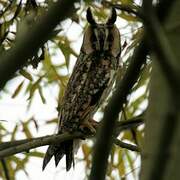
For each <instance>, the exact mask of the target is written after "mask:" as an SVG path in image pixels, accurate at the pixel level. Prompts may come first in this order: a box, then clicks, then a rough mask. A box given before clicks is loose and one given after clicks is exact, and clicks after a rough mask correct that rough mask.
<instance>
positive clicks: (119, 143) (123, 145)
mask: <svg viewBox="0 0 180 180" xmlns="http://www.w3.org/2000/svg"><path fill="white" fill-rule="evenodd" d="M114 143H115V144H116V145H117V146H119V147H121V148H125V149H128V150H131V151H136V152H140V149H139V147H138V146H136V145H132V144H129V143H125V142H123V141H120V140H119V139H114Z"/></svg>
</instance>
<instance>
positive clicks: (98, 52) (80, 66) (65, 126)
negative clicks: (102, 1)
mask: <svg viewBox="0 0 180 180" xmlns="http://www.w3.org/2000/svg"><path fill="white" fill-rule="evenodd" d="M87 20H88V22H89V23H90V25H89V27H88V28H87V30H86V32H85V35H84V39H83V44H82V47H81V52H80V55H79V57H78V59H77V62H76V65H75V67H74V70H73V73H72V75H71V77H70V79H69V82H68V85H67V88H66V91H65V95H64V97H63V99H62V103H61V109H60V115H59V127H58V133H59V134H61V133H64V132H74V131H77V130H79V129H81V128H82V127H83V126H84V127H86V128H88V129H89V130H90V131H93V130H94V128H93V125H91V121H90V119H92V116H93V115H94V113H95V112H96V111H97V109H98V107H99V105H100V104H101V102H102V101H104V100H105V98H106V97H107V96H108V94H109V92H110V90H111V88H112V85H113V83H114V80H115V75H116V72H117V69H118V66H119V58H120V53H121V45H120V34H119V31H118V29H117V27H116V26H115V25H114V22H115V21H116V11H115V9H113V10H112V15H111V17H110V18H109V19H108V21H107V23H106V24H97V23H96V22H95V20H94V19H93V16H92V14H91V11H90V8H88V10H87ZM73 146H74V142H73V140H70V141H65V142H63V143H60V144H53V145H50V146H49V148H48V150H47V153H46V155H45V158H44V162H43V169H44V168H45V166H46V165H47V163H48V162H49V161H50V159H51V157H52V156H54V157H55V164H56V166H57V165H58V163H59V161H60V160H61V158H62V157H63V155H64V154H65V155H66V169H67V171H68V170H69V169H70V168H71V166H72V163H74V158H73Z"/></svg>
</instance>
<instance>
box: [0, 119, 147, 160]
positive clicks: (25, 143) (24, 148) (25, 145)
mask: <svg viewBox="0 0 180 180" xmlns="http://www.w3.org/2000/svg"><path fill="white" fill-rule="evenodd" d="M141 124H143V120H142V119H140V118H139V119H137V118H133V119H131V120H127V121H122V122H119V123H118V124H117V131H118V132H121V131H123V130H126V129H130V128H134V127H137V126H139V125H141ZM92 136H93V135H84V134H83V133H81V132H75V133H73V134H69V133H64V134H60V135H49V136H42V137H38V138H32V139H23V140H18V141H12V142H11V141H10V142H4V143H1V144H0V159H3V158H4V157H7V156H11V155H13V154H17V153H20V152H28V151H29V150H30V149H34V148H37V147H40V146H45V145H49V144H52V143H57V142H63V141H66V140H71V139H76V138H90V137H92ZM114 143H115V144H116V145H118V146H120V147H122V148H126V149H129V150H132V151H139V148H138V147H137V146H135V145H130V144H127V143H124V142H122V141H120V140H118V139H116V138H114Z"/></svg>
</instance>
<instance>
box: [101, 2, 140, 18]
mask: <svg viewBox="0 0 180 180" xmlns="http://www.w3.org/2000/svg"><path fill="white" fill-rule="evenodd" d="M102 4H103V5H104V6H108V7H114V8H116V9H119V10H121V11H125V12H127V13H129V14H133V15H135V16H136V17H138V18H140V19H143V15H142V13H141V12H140V8H139V7H138V6H130V5H125V4H114V3H111V2H109V1H103V2H102Z"/></svg>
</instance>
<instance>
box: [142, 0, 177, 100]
mask: <svg viewBox="0 0 180 180" xmlns="http://www.w3.org/2000/svg"><path fill="white" fill-rule="evenodd" d="M143 11H144V17H145V18H144V24H145V30H146V32H147V33H146V34H147V38H148V42H149V44H150V47H151V48H152V50H153V52H155V55H156V56H157V57H158V58H157V60H158V62H159V64H160V68H161V70H162V72H163V74H164V75H165V77H166V80H167V82H168V83H169V87H170V88H171V90H172V91H173V92H172V95H174V96H175V99H176V98H177V97H176V96H177V94H178V93H177V92H179V88H180V87H179V82H180V80H179V72H180V68H179V66H177V59H176V57H175V55H174V52H173V51H172V48H171V45H170V44H171V43H170V42H169V40H168V39H167V36H166V34H165V31H164V29H163V28H162V25H161V24H160V22H159V20H158V17H157V16H156V14H155V10H154V8H153V7H152V0H148V1H147V0H144V1H143ZM145 14H146V15H145ZM152 37H153V38H152ZM152 39H153V40H152Z"/></svg>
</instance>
